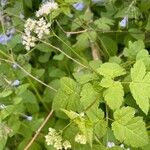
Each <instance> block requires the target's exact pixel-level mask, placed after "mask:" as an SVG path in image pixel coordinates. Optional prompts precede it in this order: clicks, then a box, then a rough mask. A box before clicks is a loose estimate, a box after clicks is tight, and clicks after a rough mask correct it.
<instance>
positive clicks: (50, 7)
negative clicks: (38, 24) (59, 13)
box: [36, 1, 58, 17]
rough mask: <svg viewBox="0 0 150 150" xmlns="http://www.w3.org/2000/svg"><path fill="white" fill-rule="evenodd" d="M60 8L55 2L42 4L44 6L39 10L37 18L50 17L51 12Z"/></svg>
mask: <svg viewBox="0 0 150 150" xmlns="http://www.w3.org/2000/svg"><path fill="white" fill-rule="evenodd" d="M57 8H58V4H57V3H56V2H54V1H51V2H45V3H44V4H42V6H41V7H40V8H39V10H38V11H37V12H36V16H37V17H40V16H43V15H48V14H50V13H51V11H53V10H55V9H57Z"/></svg>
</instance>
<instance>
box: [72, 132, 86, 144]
mask: <svg viewBox="0 0 150 150" xmlns="http://www.w3.org/2000/svg"><path fill="white" fill-rule="evenodd" d="M75 142H77V143H80V144H86V137H85V135H84V134H80V133H78V134H77V135H76V136H75Z"/></svg>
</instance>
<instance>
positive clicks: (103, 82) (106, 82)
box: [100, 78, 114, 88]
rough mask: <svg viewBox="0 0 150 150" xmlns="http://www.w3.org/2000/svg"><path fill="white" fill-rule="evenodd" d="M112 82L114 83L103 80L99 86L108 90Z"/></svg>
mask: <svg viewBox="0 0 150 150" xmlns="http://www.w3.org/2000/svg"><path fill="white" fill-rule="evenodd" d="M113 82H114V81H113V80H112V79H111V78H103V79H102V80H101V83H100V85H101V86H102V87H105V88H108V87H110V86H111V85H112V84H113Z"/></svg>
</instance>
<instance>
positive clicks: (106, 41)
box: [100, 36, 118, 57]
mask: <svg viewBox="0 0 150 150" xmlns="http://www.w3.org/2000/svg"><path fill="white" fill-rule="evenodd" d="M100 41H101V44H102V47H103V49H104V54H105V55H106V56H109V57H110V56H114V55H116V54H117V50H118V46H117V43H116V41H114V40H113V39H112V38H110V37H108V36H101V37H100Z"/></svg>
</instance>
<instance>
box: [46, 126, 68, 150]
mask: <svg viewBox="0 0 150 150" xmlns="http://www.w3.org/2000/svg"><path fill="white" fill-rule="evenodd" d="M45 138H46V143H47V145H53V146H54V148H56V149H57V150H62V149H65V150H67V149H71V144H70V142H69V141H67V140H66V141H63V139H62V136H61V135H60V134H59V133H57V132H56V130H55V129H53V128H49V132H48V134H47V135H46V136H45Z"/></svg>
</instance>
